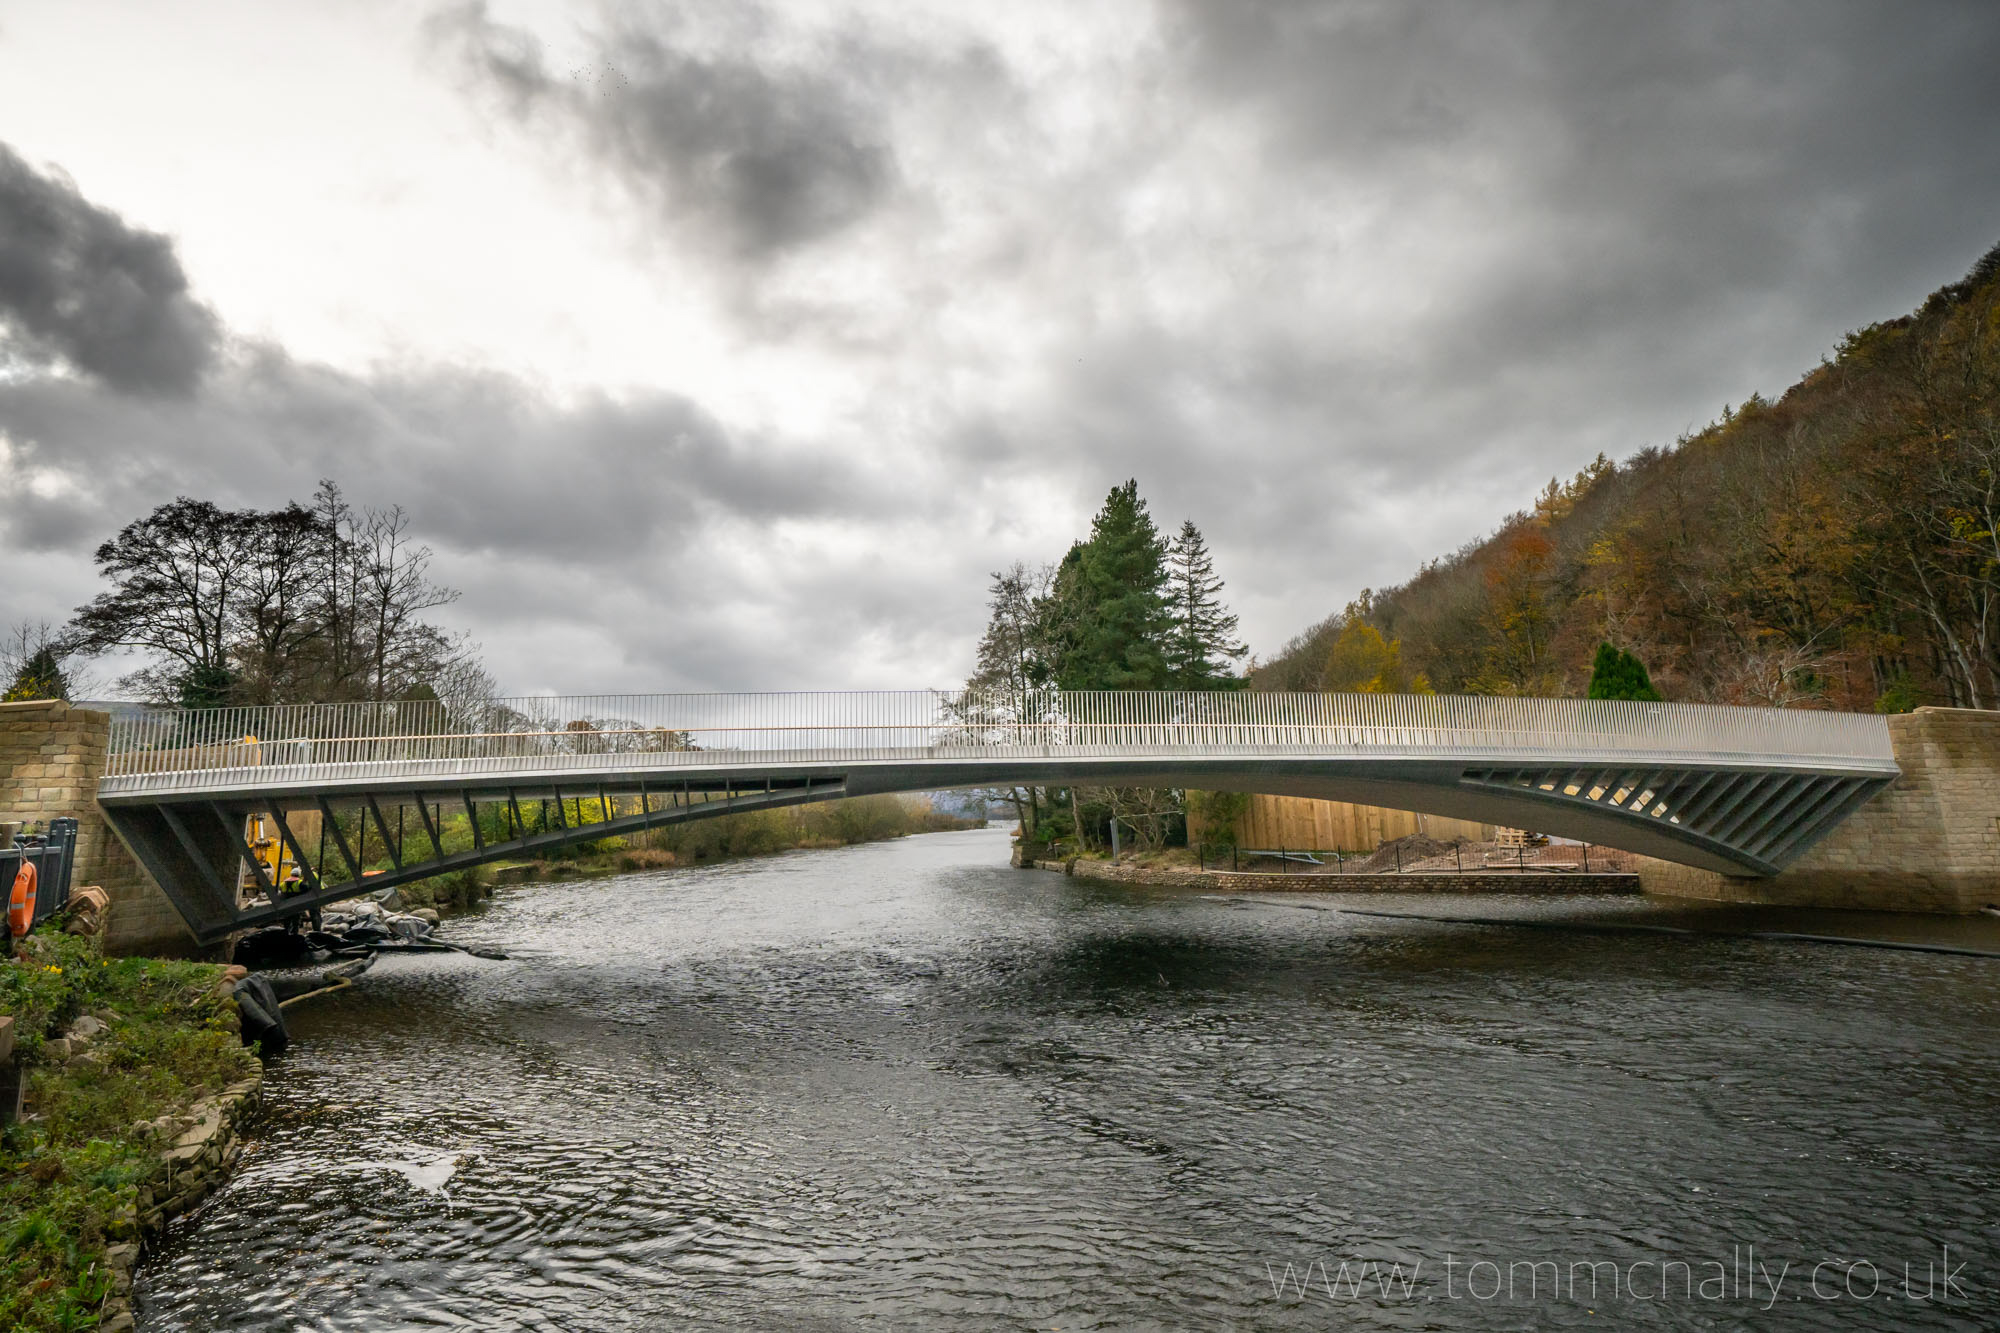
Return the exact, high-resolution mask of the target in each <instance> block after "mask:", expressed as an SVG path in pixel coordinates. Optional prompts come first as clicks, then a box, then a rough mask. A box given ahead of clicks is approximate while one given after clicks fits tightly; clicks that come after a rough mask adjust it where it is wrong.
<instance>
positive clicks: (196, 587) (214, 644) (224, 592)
mask: <svg viewBox="0 0 2000 1333" xmlns="http://www.w3.org/2000/svg"><path fill="white" fill-rule="evenodd" d="M250 551H251V543H250V541H249V540H248V516H247V515H245V514H242V513H231V512H228V511H225V510H223V509H220V508H218V507H217V506H215V505H214V504H212V503H210V502H209V501H207V500H190V499H189V498H188V497H186V496H181V497H180V498H179V499H176V500H174V501H172V502H171V503H169V504H163V505H161V506H160V507H159V508H157V509H155V510H154V511H153V512H152V513H150V514H148V515H146V517H144V518H142V519H138V520H136V521H134V522H132V523H128V524H126V525H125V526H124V527H123V528H122V529H120V530H119V532H118V535H117V536H115V537H113V538H112V539H111V540H110V541H107V542H105V543H104V544H103V545H101V546H99V547H98V548H97V551H96V556H95V558H96V561H97V568H98V572H99V573H101V574H103V575H104V577H105V578H107V579H109V580H111V583H112V587H111V590H110V591H108V592H102V593H99V594H98V595H97V597H96V598H95V599H93V600H92V601H91V602H90V604H89V605H87V606H84V607H80V608H78V610H77V614H76V619H75V620H74V621H72V622H71V629H70V641H71V642H72V643H74V644H75V645H76V647H77V649H78V651H80V652H85V653H100V652H105V651H107V650H109V649H113V648H128V649H138V650H139V651H141V652H146V653H150V654H152V655H153V658H154V660H153V662H151V663H149V664H148V665H147V666H145V667H143V668H141V669H140V670H139V671H136V672H134V673H133V674H132V675H130V676H128V677H126V678H125V681H124V682H123V683H125V684H127V685H129V686H136V687H137V688H139V689H140V690H142V691H144V692H145V693H147V694H149V695H151V696H152V697H154V698H156V699H160V700H163V701H168V700H171V701H176V702H178V701H179V700H180V699H181V697H182V695H183V693H184V692H185V691H186V690H187V689H189V688H191V687H193V688H198V690H199V691H200V692H201V693H202V694H204V695H207V694H211V693H214V692H215V691H216V690H217V689H218V687H220V688H221V689H222V690H223V692H226V689H227V686H226V684H225V682H226V681H227V679H228V678H229V675H230V672H229V649H230V640H231V638H232V637H233V633H232V631H233V629H234V626H233V625H232V624H231V616H232V611H233V609H234V608H235V607H236V605H237V601H236V598H237V581H238V580H239V579H241V578H242V577H243V573H244V568H245V566H246V564H247V563H248V562H249V560H250V558H251V556H250Z"/></svg>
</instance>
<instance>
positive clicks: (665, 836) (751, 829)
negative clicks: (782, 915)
mask: <svg viewBox="0 0 2000 1333" xmlns="http://www.w3.org/2000/svg"><path fill="white" fill-rule="evenodd" d="M984 827H986V821H985V820H984V819H982V818H976V817H968V816H964V815H955V814H951V813H949V812H946V811H943V810H939V809H937V808H936V807H935V806H933V805H932V804H931V803H930V801H929V800H927V799H926V798H924V797H921V796H855V797H849V798H848V799H846V800H839V801H815V802H812V803H811V804H809V805H795V806H788V807H786V808H783V809H778V810H748V811H743V812H741V813H738V814H733V815H719V816H717V817H716V818H714V819H700V820H690V821H689V822H687V823H685V824H669V825H666V826H664V827H661V828H656V829H649V830H647V831H645V832H643V833H635V834H629V835H627V836H624V837H618V838H603V839H600V840H598V841H596V842H584V843H578V844H576V845H574V846H572V847H566V848H563V849H561V850H560V851H558V852H555V853H552V854H551V855H549V856H547V857H544V858H542V859H540V860H535V861H517V862H513V863H511V864H508V865H504V866H495V867H493V868H492V871H491V874H490V882H491V883H492V884H519V883H530V882H540V881H544V880H553V879H569V878H578V879H586V878H597V877H600V876H605V875H623V874H630V873H633V872H635V871H641V870H665V869H670V868H672V867H675V866H695V865H706V864H709V863H711V862H715V861H734V860H741V859H744V858H746V857H756V856H775V855H777V854H779V853H780V852H793V851H804V850H810V849H815V848H819V849H825V848H833V847H854V846H859V845H861V844H863V843H870V842H888V841H891V840H893V839H896V838H907V837H910V836H912V835H915V834H918V833H951V832H958V831H961V830H965V829H976V828H984ZM406 901H411V902H412V905H423V906H433V905H434V906H438V907H439V910H441V911H442V910H445V909H444V907H443V905H442V904H417V903H415V902H414V901H413V900H406Z"/></svg>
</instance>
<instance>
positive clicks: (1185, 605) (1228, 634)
mask: <svg viewBox="0 0 2000 1333" xmlns="http://www.w3.org/2000/svg"><path fill="white" fill-rule="evenodd" d="M1222 586H1223V585H1222V580H1221V579H1220V578H1218V577H1216V573H1215V561H1214V559H1213V558H1212V557H1211V556H1210V555H1209V553H1208V544H1207V543H1206V542H1205V541H1203V540H1202V535H1201V529H1200V528H1197V527H1196V526H1195V525H1194V520H1193V519H1186V520H1183V521H1182V523H1181V530H1180V534H1179V535H1178V536H1176V537H1175V538H1174V542H1173V545H1172V546H1171V547H1169V548H1168V550H1167V598H1168V601H1169V603H1170V604H1171V606H1172V612H1171V616H1172V631H1171V637H1170V638H1169V639H1168V640H1167V644H1166V659H1167V675H1168V678H1169V681H1170V682H1171V684H1172V685H1173V687H1174V688H1175V689H1181V690H1213V689H1226V688H1230V687H1233V686H1235V685H1237V684H1238V683H1240V682H1239V681H1238V680H1237V677H1236V674H1235V672H1234V670H1233V669H1232V666H1231V664H1232V663H1234V662H1237V661H1239V660H1241V659H1242V657H1243V656H1244V654H1246V653H1248V652H1249V651H1250V650H1249V648H1247V647H1246V646H1245V645H1243V644H1241V643H1239V642H1237V639H1236V616H1235V614H1234V613H1233V612H1231V611H1230V610H1229V609H1228V608H1226V607H1225V606H1223V604H1222V597H1221V593H1222Z"/></svg>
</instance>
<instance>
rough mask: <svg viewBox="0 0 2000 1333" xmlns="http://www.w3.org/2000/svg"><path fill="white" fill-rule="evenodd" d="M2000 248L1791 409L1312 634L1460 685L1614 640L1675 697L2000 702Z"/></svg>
mask: <svg viewBox="0 0 2000 1333" xmlns="http://www.w3.org/2000/svg"><path fill="white" fill-rule="evenodd" d="M1996 531H2000V247H1996V249H1995V250H1993V251H1992V252H1990V253H1988V254H1987V255H1986V257H1985V258H1983V259H1981V260H1980V262H1979V263H1978V264H1977V265H1976V266H1975V267H1974V268H1973V270H1972V272H1971V274H1969V275H1968V276H1967V277H1966V279H1965V280H1964V281H1962V282H1958V283H1954V284H1952V285H1950V286H1948V287H1945V288H1943V289H1941V290H1939V291H1938V292H1936V293H1934V294H1933V295H1932V296H1931V297H1930V298H1929V299H1928V300H1926V301H1925V302H1924V304H1923V306H1922V307H1921V308H1919V309H1918V310H1917V311H1916V312H1914V313H1913V314H1911V315H1908V316H1905V317H1903V318H1900V319H1894V320H1890V321H1887V322H1885V323H1882V324H1877V325H1874V326H1872V327H1869V328H1866V329H1862V330H1860V331H1859V332H1857V333H1854V334H1851V335H1849V336H1848V337H1847V338H1846V339H1845V340H1844V341H1843V342H1842V344H1841V346H1840V347H1839V348H1838V350H1837V352H1836V353H1835V355H1833V356H1832V357H1831V358H1829V359H1828V360H1826V361H1824V362H1823V363H1822V364H1821V365H1820V366H1819V367H1818V368H1816V369H1815V370H1813V371H1812V372H1811V373H1810V374H1808V375H1806V376H1805V377H1804V378H1803V379H1802V380H1800V381H1799V382H1798V383H1797V384H1796V385H1794V386H1793V387H1792V388H1791V389H1790V390H1789V391H1787V392H1786V393H1785V394H1784V396H1783V397H1781V398H1779V399H1778V400H1777V401H1776V402H1767V401H1765V400H1764V399H1762V398H1758V397H1752V398H1751V399H1750V401H1748V402H1747V403H1745V404H1743V405H1742V406H1741V407H1740V408H1736V409H1734V410H1727V409H1726V410H1725V411H1724V413H1723V416H1722V419H1721V420H1719V421H1716V422H1714V423H1713V424H1711V425H1710V426H1708V427H1707V428H1706V429H1704V430H1702V431H1700V432H1698V433H1696V434H1694V435H1691V436H1687V437H1684V438H1683V439H1681V440H1679V441H1678V442H1676V444H1675V445H1674V446H1673V447H1671V448H1651V447H1649V448H1645V449H1641V450H1640V451H1639V452H1637V453H1636V454H1634V455H1633V456H1632V457H1631V458H1629V459H1627V460H1626V461H1625V462H1623V463H1612V462H1610V461H1609V460H1607V459H1605V458H1604V457H1603V456H1602V455H1600V456H1599V458H1598V459H1597V461H1596V462H1595V463H1593V464H1591V466H1589V467H1587V468H1585V469H1584V470H1583V471H1581V472H1579V473H1578V474H1577V475H1576V476H1575V477H1573V478H1572V479H1570V480H1569V481H1567V482H1564V481H1552V482H1550V483H1549V487H1548V489H1547V490H1545V491H1544V492H1543V493H1542V494H1541V496H1540V497H1538V499H1537V500H1536V502H1535V505H1534V507H1533V508H1532V509H1531V510H1528V511H1525V512H1522V513H1518V514H1515V515H1514V516H1513V517H1512V518H1510V519H1508V520H1507V521H1506V522H1505V523H1504V524H1502V525H1501V527H1500V530H1499V531H1498V532H1496V533H1494V534H1493V535H1492V536H1491V537H1489V538H1487V539H1486V540H1484V541H1481V542H1477V543H1474V544H1472V545H1469V546H1467V547H1465V548H1464V549H1462V550H1460V551H1457V552H1455V553H1454V554H1452V555H1450V556H1447V557H1445V558H1443V559H1440V560H1437V561H1434V562H1432V563H1430V564H1428V565H1426V566H1425V567H1424V568H1423V569H1421V570H1420V571H1419V572H1418V573H1417V575H1416V577H1414V578H1412V579H1411V580H1410V581H1409V582H1407V583H1405V584H1402V585H1401V586H1399V587H1395V588H1390V589H1387V590H1386V591H1380V592H1375V593H1372V594H1367V595H1365V596H1364V597H1363V598H1362V599H1360V600H1359V601H1358V602H1357V603H1356V604H1354V605H1353V606H1350V607H1349V608H1348V609H1347V610H1346V611H1345V612H1343V613H1341V614H1339V615H1335V616H1332V617H1329V618H1328V619H1327V620H1326V621H1323V622H1321V623H1320V624H1319V625H1317V626H1314V627H1313V628H1312V629H1310V630H1308V631H1306V632H1305V633H1304V634H1301V635H1300V636H1298V638H1296V639H1294V640H1293V641H1292V643H1290V644H1289V645H1287V646H1286V648H1285V650H1284V651H1283V652H1282V653H1280V654H1279V655H1278V656H1277V657H1276V658H1275V659H1274V660H1272V661H1271V662H1269V663H1267V664H1265V665H1263V666H1261V667H1259V668H1258V669H1257V671H1256V672H1255V676H1254V680H1255V683H1256V685H1257V686H1258V687H1260V688H1265V689H1319V688H1354V686H1353V685H1350V684H1347V683H1346V682H1345V681H1344V680H1342V681H1339V682H1335V681H1333V680H1331V679H1329V674H1330V673H1329V670H1328V668H1329V666H1330V664H1332V663H1333V662H1334V660H1335V659H1336V657H1337V656H1338V654H1337V653H1336V652H1335V648H1336V646H1337V645H1338V644H1339V643H1340V642H1341V640H1342V639H1343V638H1344V637H1347V636H1348V635H1349V625H1350V623H1352V622H1354V621H1356V620H1360V621H1363V622H1365V623H1366V624H1367V625H1369V626H1370V627H1372V629H1373V630H1374V631H1375V632H1376V633H1377V634H1379V636H1380V638H1381V640H1382V642H1383V643H1384V644H1385V645H1387V646H1393V647H1394V648H1395V650H1396V652H1397V653H1398V654H1399V657H1400V668H1401V669H1402V670H1403V671H1404V672H1406V673H1407V675H1408V677H1409V678H1412V679H1414V678H1415V677H1416V676H1418V675H1421V676H1423V677H1424V678H1426V679H1427V680H1428V681H1429V682H1430V683H1431V684H1432V685H1434V686H1435V687H1436V688H1437V689H1438V690H1440V691H1445V692H1456V693H1480V694H1533V695H1578V694H1582V693H1583V692H1584V690H1585V688H1586V685H1587V682H1588V681H1589V678H1590V674H1591V667H1592V663H1593V659H1594V655H1595V653H1596V650H1597V647H1598V645H1599V644H1600V643H1605V642H1608V643H1610V644H1612V645H1613V646H1614V647H1615V648H1617V649H1619V650H1622V651H1625V652H1629V653H1631V654H1632V655H1633V656H1635V657H1636V658H1638V659H1639V660H1640V661H1642V662H1644V663H1645V664H1646V666H1647V667H1648V668H1650V671H1651V676H1652V681H1653V683H1654V684H1655V685H1656V686H1657V687H1658V688H1659V690H1660V692H1661V693H1662V694H1664V695H1665V696H1666V697H1667V698H1669V699H1685V700H1699V701H1710V702H1719V703H1744V704H1775V705H1790V706H1805V707H1822V708H1845V709H1868V708H1881V709H1884V710H1902V709H1907V708H1910V707H1914V706H1916V705H1918V704H1924V703H1936V704H1948V705H1955V706H1962V707H1975V708H1993V707H1996V706H2000V537H1996Z"/></svg>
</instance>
